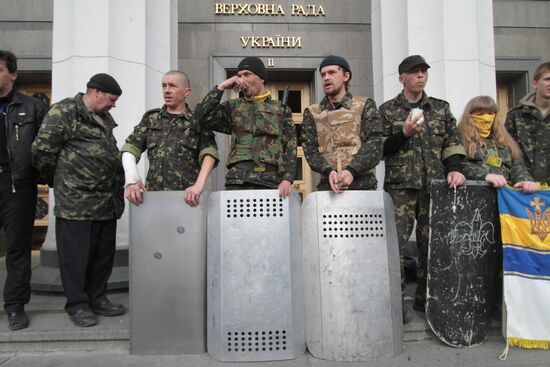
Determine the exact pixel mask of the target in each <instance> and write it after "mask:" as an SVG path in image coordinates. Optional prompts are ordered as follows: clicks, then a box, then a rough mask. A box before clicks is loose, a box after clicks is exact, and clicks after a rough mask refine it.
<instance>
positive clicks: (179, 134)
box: [122, 105, 218, 191]
mask: <svg viewBox="0 0 550 367" xmlns="http://www.w3.org/2000/svg"><path fill="white" fill-rule="evenodd" d="M145 150H147V158H148V159H149V170H148V172H147V179H146V186H147V189H148V190H150V191H164V190H185V189H186V188H188V187H189V186H192V185H194V184H195V181H196V180H197V176H198V175H199V171H200V166H201V163H202V160H203V158H204V157H205V156H206V155H210V156H212V157H214V158H215V159H216V164H217V161H218V148H217V145H216V139H215V137H214V133H213V132H212V131H206V130H205V129H199V126H198V123H197V122H196V120H195V117H194V115H193V112H192V111H191V110H190V109H189V106H187V105H186V109H185V112H183V113H181V114H179V115H173V114H170V113H168V112H167V111H166V106H163V107H162V108H161V109H159V108H156V109H152V110H150V111H147V112H146V113H145V114H144V115H143V118H142V119H141V121H140V123H139V124H138V125H137V126H136V127H135V128H134V131H133V132H132V133H131V134H130V136H128V138H127V139H126V143H125V144H124V146H123V147H122V151H123V152H129V153H132V154H133V155H134V156H135V157H136V160H138V161H139V159H140V157H141V153H143V152H144V151H145Z"/></svg>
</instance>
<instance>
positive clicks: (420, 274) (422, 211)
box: [386, 189, 430, 305]
mask: <svg viewBox="0 0 550 367" xmlns="http://www.w3.org/2000/svg"><path fill="white" fill-rule="evenodd" d="M386 192H387V193H388V194H390V196H391V198H392V199H393V205H394V207H395V226H396V227H397V240H398V242H399V255H400V259H401V289H402V290H404V289H405V270H404V268H403V262H404V258H403V250H404V248H405V245H406V244H407V241H408V240H409V237H410V236H411V233H412V230H413V227H414V221H415V219H416V246H417V248H418V266H417V270H416V282H417V286H416V294H415V297H414V298H415V300H414V301H415V303H417V304H418V305H424V304H425V302H426V271H427V265H428V241H429V236H430V218H429V212H430V194H429V192H428V191H427V190H415V189H386Z"/></svg>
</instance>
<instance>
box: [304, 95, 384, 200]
mask: <svg viewBox="0 0 550 367" xmlns="http://www.w3.org/2000/svg"><path fill="white" fill-rule="evenodd" d="M355 100H358V97H356V98H355ZM361 100H362V101H364V104H363V106H362V108H360V110H361V112H360V116H355V115H356V114H354V113H353V111H354V97H353V96H352V94H351V93H349V92H348V93H346V95H345V96H344V97H343V98H342V101H341V102H340V104H341V106H342V107H341V108H339V109H337V110H335V109H334V106H333V105H332V104H331V103H330V102H329V101H328V98H327V97H325V98H323V100H322V101H321V102H320V103H319V104H318V105H313V106H310V107H308V108H306V109H305V110H304V118H303V121H302V135H301V138H302V141H301V142H302V148H303V149H304V154H305V157H306V160H307V162H308V164H309V165H310V167H311V169H312V170H313V171H315V172H318V173H321V174H322V177H321V181H320V182H319V184H318V185H317V189H318V190H330V185H329V183H328V175H329V174H330V172H331V171H337V168H338V167H336V166H337V163H335V159H334V158H333V157H332V158H331V155H333V154H332V152H333V151H334V150H335V148H338V147H340V146H342V145H346V146H349V147H350V148H351V149H350V150H349V153H350V157H349V158H348V157H345V158H344V159H343V162H344V163H343V165H342V169H351V170H352V171H353V173H354V174H355V176H354V178H353V182H352V184H351V185H350V187H349V189H350V190H375V189H376V186H377V180H376V174H375V167H376V166H377V165H378V163H379V162H380V159H381V158H382V132H383V127H382V122H381V119H380V114H379V113H378V109H377V108H376V103H375V102H374V101H373V100H372V99H370V98H364V97H363V98H361ZM355 103H357V102H355ZM342 110H344V111H346V112H348V113H340V111H342ZM325 111H326V112H325ZM321 113H322V114H323V115H324V114H326V115H327V117H328V118H329V120H330V126H331V127H330V128H325V129H323V126H327V127H328V124H319V123H318V122H319V121H316V120H315V118H314V114H315V115H317V116H318V119H319V118H320V116H321ZM333 114H334V115H335V116H334V119H332V118H331V115H333ZM354 120H359V123H358V127H359V131H358V132H357V130H356V128H355V126H353V125H355V124H354ZM345 125H350V126H348V127H345ZM318 127H320V129H318ZM320 142H321V143H320ZM348 162H349V163H348ZM346 163H347V164H346Z"/></svg>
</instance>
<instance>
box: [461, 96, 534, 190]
mask: <svg viewBox="0 0 550 367" xmlns="http://www.w3.org/2000/svg"><path fill="white" fill-rule="evenodd" d="M504 116H505V114H502V113H500V112H499V109H498V106H497V104H496V103H495V101H494V100H493V98H491V97H489V96H478V97H474V98H472V99H471V100H470V101H469V102H468V104H466V107H465V108H464V113H463V114H462V118H461V119H460V122H459V124H458V129H459V131H460V134H461V135H462V141H463V145H464V148H465V150H466V160H465V161H463V162H462V166H463V170H464V175H465V176H466V178H467V179H469V180H480V181H486V182H488V183H489V184H490V185H492V186H493V187H495V188H499V187H502V186H505V185H506V184H508V183H510V184H513V185H514V187H516V188H521V189H522V190H523V192H525V193H531V192H534V191H537V190H538V185H537V183H536V182H533V178H532V177H531V175H530V174H529V172H528V170H527V168H526V167H525V164H524V162H523V159H522V158H521V150H520V149H519V146H518V144H517V143H516V142H515V141H514V139H512V137H511V136H510V134H509V133H508V131H506V128H505V127H504Z"/></svg>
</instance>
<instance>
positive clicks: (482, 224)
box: [426, 180, 500, 347]
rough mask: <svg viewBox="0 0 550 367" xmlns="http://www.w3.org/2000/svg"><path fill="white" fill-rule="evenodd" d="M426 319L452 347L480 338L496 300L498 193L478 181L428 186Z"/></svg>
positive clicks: (483, 335)
mask: <svg viewBox="0 0 550 367" xmlns="http://www.w3.org/2000/svg"><path fill="white" fill-rule="evenodd" d="M430 196H431V204H430V244H429V253H428V278H427V297H426V319H427V321H428V324H429V325H430V327H431V329H432V331H433V332H434V333H435V335H436V336H437V337H438V338H439V339H441V340H442V341H443V342H445V343H446V344H448V345H450V346H453V347H470V346H475V345H478V344H480V343H482V342H483V340H485V338H486V337H487V333H488V329H489V326H490V321H491V310H492V308H493V306H494V302H495V296H496V292H495V290H496V289H495V288H496V282H495V280H496V274H495V272H496V271H497V270H496V269H497V261H498V260H497V259H498V256H497V249H498V247H499V246H500V226H499V220H498V208H497V201H496V200H497V197H496V191H495V189H493V188H492V187H490V186H489V185H487V184H486V183H485V182H482V181H466V183H465V184H464V185H463V186H459V187H457V188H456V189H451V188H449V187H448V184H447V182H446V181H444V180H434V181H432V184H431V189H430Z"/></svg>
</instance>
